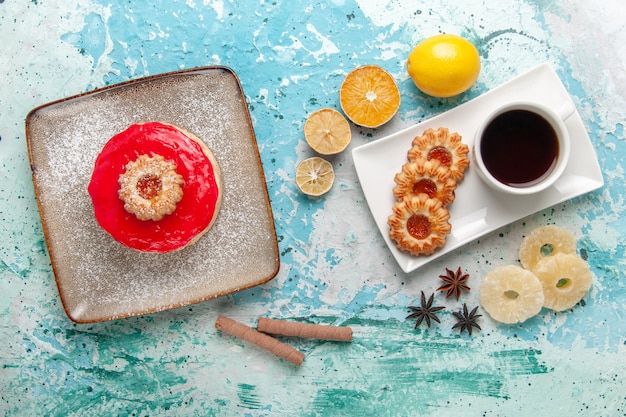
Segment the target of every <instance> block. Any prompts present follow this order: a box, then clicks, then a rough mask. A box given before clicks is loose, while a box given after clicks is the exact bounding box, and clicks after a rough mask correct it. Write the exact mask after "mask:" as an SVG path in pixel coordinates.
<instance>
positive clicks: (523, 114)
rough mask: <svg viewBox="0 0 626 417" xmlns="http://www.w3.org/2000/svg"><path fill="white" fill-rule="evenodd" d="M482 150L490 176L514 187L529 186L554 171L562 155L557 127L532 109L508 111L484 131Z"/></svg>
mask: <svg viewBox="0 0 626 417" xmlns="http://www.w3.org/2000/svg"><path fill="white" fill-rule="evenodd" d="M480 153H481V155H482V158H483V162H484V163H485V167H486V168H487V170H488V171H489V173H490V174H491V175H493V176H494V177H495V178H496V179H497V180H498V181H500V182H502V183H503V184H506V185H510V186H511V187H529V186H531V185H534V184H537V183H538V182H541V181H542V180H543V179H544V178H545V177H546V176H548V175H549V174H550V172H552V170H553V169H554V167H555V166H556V161H557V160H558V157H559V141H558V138H557V136H556V132H555V131H554V128H553V127H552V125H551V124H550V122H548V121H547V120H546V119H545V118H543V116H541V115H539V114H537V113H535V112H532V111H529V110H509V111H507V112H504V113H502V114H500V115H498V116H496V117H495V118H494V119H493V120H492V121H491V122H490V123H489V124H488V125H487V127H486V128H485V130H484V131H483V137H482V141H481V143H480Z"/></svg>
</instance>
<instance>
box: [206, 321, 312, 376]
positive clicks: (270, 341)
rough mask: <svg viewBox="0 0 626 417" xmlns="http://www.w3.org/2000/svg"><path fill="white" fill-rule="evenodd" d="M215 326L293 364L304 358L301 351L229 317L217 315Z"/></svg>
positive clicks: (300, 362)
mask: <svg viewBox="0 0 626 417" xmlns="http://www.w3.org/2000/svg"><path fill="white" fill-rule="evenodd" d="M215 327H216V328H217V329H218V330H221V331H222V332H224V333H228V334H230V335H232V336H235V337H238V338H240V339H243V340H245V341H247V342H250V343H253V344H255V345H257V346H259V347H261V348H263V349H265V350H268V351H270V352H271V353H273V354H274V355H276V356H278V357H279V358H283V359H285V360H286V361H288V362H291V363H293V364H294V365H298V366H300V365H301V364H302V361H303V360H304V354H303V353H302V352H300V351H298V350H296V349H294V348H292V347H291V346H289V345H286V344H284V343H281V342H279V341H278V340H276V339H274V338H273V337H271V336H268V335H266V334H264V333H261V332H258V331H256V330H254V329H252V328H251V327H248V326H246V325H245V324H242V323H239V322H237V321H235V320H233V319H229V318H228V317H224V316H218V318H217V320H216V321H215Z"/></svg>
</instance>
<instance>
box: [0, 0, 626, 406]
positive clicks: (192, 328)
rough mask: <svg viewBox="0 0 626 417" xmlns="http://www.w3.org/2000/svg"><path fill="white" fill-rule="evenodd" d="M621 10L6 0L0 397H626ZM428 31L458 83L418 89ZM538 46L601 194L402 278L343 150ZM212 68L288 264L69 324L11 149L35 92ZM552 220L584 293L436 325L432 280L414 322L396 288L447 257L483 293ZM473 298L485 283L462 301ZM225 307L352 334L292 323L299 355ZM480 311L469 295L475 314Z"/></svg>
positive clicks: (151, 402)
mask: <svg viewBox="0 0 626 417" xmlns="http://www.w3.org/2000/svg"><path fill="white" fill-rule="evenodd" d="M624 17H626V8H625V7H624V5H623V4H622V3H619V2H618V1H617V0H613V1H606V2H602V4H600V3H596V4H594V5H593V6H592V5H591V4H587V3H585V4H581V2H576V1H548V2H540V1H523V0H506V1H501V2H497V3H496V2H484V1H478V0H469V1H450V2H446V4H441V2H439V1H426V2H420V3H419V4H418V5H416V4H414V2H408V1H406V2H405V1H388V2H376V1H365V0H362V1H349V0H345V1H341V0H337V1H333V2H324V3H322V4H319V3H316V2H309V1H291V2H282V1H275V2H271V1H270V2H268V1H256V2H254V1H239V2H234V1H233V2H229V1H219V0H215V1H209V0H206V1H200V0H195V1H192V0H189V1H186V2H182V1H155V2H150V3H149V2H133V3H130V2H121V1H112V2H99V1H88V0H71V1H66V0H63V1H61V0H49V1H35V0H33V1H30V2H28V1H4V2H1V3H0V38H2V39H3V42H2V46H1V47H0V62H2V72H1V73H0V74H1V82H0V85H1V92H0V220H1V223H0V277H1V281H0V291H1V292H2V297H1V298H0V318H1V320H0V332H1V335H0V339H1V340H2V343H1V344H0V392H1V394H0V395H1V397H0V412H1V413H0V414H3V415H7V416H18V415H76V416H80V415H139V416H144V415H146V416H147V415H199V416H200V415H220V416H221V415H250V416H260V415H271V414H276V415H300V416H304V415H379V416H383V415H390V416H403V415H441V416H453V415H477V416H478V415H481V416H482V415H488V416H496V415H497V416H500V415H532V414H538V415H549V414H553V415H604V416H618V415H626V394H625V391H624V388H623V387H624V383H625V382H626V380H625V378H626V377H625V375H626V356H625V353H626V340H625V336H624V335H625V334H626V325H625V324H624V320H623V319H624V314H625V301H624V300H625V298H624V297H625V293H626V290H625V285H624V282H625V281H624V280H625V276H624V260H623V258H624V248H625V246H624V241H623V238H622V236H623V235H624V232H625V224H626V223H625V222H624V220H623V218H622V213H623V211H624V199H623V195H624V191H625V190H624V183H623V166H622V160H623V159H624V157H625V155H626V145H625V144H624V124H623V121H624V118H625V112H626V110H625V109H626V105H625V104H626V103H624V101H625V100H624V97H626V94H625V93H626V80H625V78H624V75H623V74H624V68H625V65H624V64H625V62H626V56H625V55H624V52H623V48H622V45H623V41H626V39H625V35H624V33H626V31H624V23H623V21H624ZM440 32H449V33H457V34H459V35H462V36H464V37H466V38H468V39H469V40H470V41H472V42H473V43H474V44H475V45H476V46H477V48H478V50H479V52H480V54H481V60H482V65H483V68H482V72H481V75H480V78H479V80H478V82H477V83H476V84H475V85H474V86H473V87H472V89H470V90H469V91H468V92H466V93H464V94H462V95H460V96H458V97H455V98H451V99H435V98H431V97H427V96H425V95H423V94H422V93H420V92H419V91H418V90H417V89H416V88H415V86H414V85H413V83H412V81H411V80H410V79H409V78H408V76H407V74H406V71H405V66H404V63H405V60H406V57H407V55H408V53H409V52H410V50H411V48H412V47H413V45H415V44H416V43H417V42H418V41H419V40H421V39H422V38H424V37H427V36H430V35H433V34H437V33H440ZM546 61H547V62H549V63H550V64H552V65H553V67H554V68H555V69H556V70H557V73H558V75H559V76H560V78H561V79H562V81H563V83H564V85H565V86H566V88H567V89H568V91H569V92H570V94H571V95H572V98H573V99H574V102H575V103H576V105H577V108H578V110H579V112H580V114H581V116H582V118H583V121H584V123H585V125H586V126H587V128H588V131H589V135H590V137H591V140H592V142H593V145H594V148H595V150H596V153H597V157H598V160H599V162H600V164H601V167H602V171H603V174H604V177H605V182H606V185H605V187H604V188H603V189H601V190H598V191H596V192H593V193H590V194H587V195H584V196H581V197H579V198H576V199H574V200H571V201H568V202H566V203H563V204H560V205H558V206H556V207H553V208H550V209H547V210H544V211H541V212H539V213H537V214H535V215H533V216H530V217H528V218H526V219H522V220H520V221H518V222H515V223H514V224H512V225H510V226H507V227H505V228H502V229H501V230H499V231H498V232H496V233H494V234H492V235H490V236H487V237H484V238H481V239H478V240H476V241H475V242H472V243H471V244H469V245H467V246H465V247H463V248H461V249H459V250H457V251H455V252H453V253H451V254H449V255H447V256H444V257H442V258H441V259H439V260H437V261H435V262H433V263H431V264H428V265H427V266H425V267H423V268H420V269H419V270H417V271H415V272H413V273H410V274H404V273H403V272H402V271H401V270H400V269H399V267H398V266H397V265H396V263H395V260H394V259H393V258H392V257H391V255H390V253H389V251H388V249H387V248H386V246H385V244H384V241H383V240H382V238H381V236H380V234H379V232H378V230H377V229H376V227H375V225H374V222H373V220H372V218H371V215H370V213H369V210H368V209H367V206H366V204H365V201H364V197H363V194H362V192H361V189H360V185H359V183H358V180H357V178H356V174H355V171H354V166H353V163H352V159H351V155H350V149H351V148H353V147H354V146H358V145H361V144H364V143H368V142H371V141H374V140H377V139H380V138H382V137H384V136H386V135H388V134H391V133H393V132H396V131H398V130H400V129H402V128H404V127H407V126H409V125H411V124H415V123H417V122H419V121H422V120H425V119H427V118H429V117H432V116H434V115H436V114H439V113H441V112H443V111H446V110H448V109H451V108H454V107H455V106H457V105H458V104H461V103H464V102H466V101H468V100H470V99H472V98H474V97H477V96H478V95H480V94H482V93H484V92H486V91H489V90H490V89H491V88H494V87H496V86H498V85H500V84H502V83H504V82H506V81H508V80H510V79H511V78H513V77H514V76H516V75H519V74H521V73H523V72H525V71H526V70H528V69H531V68H533V67H535V66H536V65H537V64H539V63H541V62H546ZM363 64H377V65H380V66H382V67H383V68H385V69H386V70H388V71H389V72H390V73H391V74H392V75H393V76H394V77H395V78H396V80H397V82H398V86H399V88H400V91H401V93H402V105H401V108H400V111H399V112H398V115H397V116H396V117H395V118H394V119H393V121H392V122H390V123H389V124H387V125H385V126H384V127H382V128H380V129H376V130H370V129H362V128H358V127H356V126H353V136H354V139H353V142H352V144H351V145H350V149H348V150H347V151H346V152H344V153H342V154H340V155H338V156H336V157H333V158H332V159H331V160H332V162H333V165H334V167H335V171H336V174H337V180H336V183H335V186H334V187H333V189H332V190H331V192H330V193H329V194H327V195H326V196H324V197H323V198H320V199H310V198H307V197H305V196H302V195H301V194H300V193H299V192H298V190H297V187H296V186H295V183H294V180H293V172H294V169H295V165H296V164H297V162H298V161H300V160H302V159H304V158H305V157H308V156H311V155H313V153H312V151H311V150H310V149H309V148H308V147H307V146H306V144H305V142H304V138H303V135H302V127H303V124H304V121H305V120H306V117H307V114H308V113H309V112H311V111H313V110H316V109H318V108H321V107H334V108H339V103H338V89H339V86H340V85H341V82H342V81H343V78H344V77H345V75H346V73H347V72H349V71H350V70H351V69H353V68H355V67H357V66H359V65H363ZM205 65H225V66H228V67H230V68H232V69H233V70H234V71H235V72H236V73H237V75H238V77H239V79H240V81H241V83H242V86H243V90H244V92H245V94H246V99H247V102H248V105H249V110H250V114H251V117H252V120H253V124H254V129H255V133H256V136H257V139H258V145H259V149H260V152H261V158H262V162H263V166H264V171H265V175H266V179H267V185H268V190H269V194H270V198H271V202H272V207H273V211H274V218H275V224H276V229H277V235H278V240H279V249H280V253H281V263H282V266H281V271H280V273H279V274H278V276H277V277H276V278H275V279H274V280H272V281H271V282H269V283H267V284H265V285H263V286H261V287H257V288H253V289H250V290H247V291H243V292H241V293H237V294H234V295H231V296H226V297H222V298H220V299H216V300H212V301H208V302H204V303H201V304H197V305H193V306H190V307H185V308H180V309H177V310H172V311H167V312H162V313H157V314H153V315H150V316H145V317H136V318H131V319H125V320H120V321H113V322H106V323H98V324H92V325H77V324H74V323H72V322H71V321H69V320H68V319H67V317H66V315H65V313H64V312H63V309H62V306H61V303H60V301H59V297H58V292H57V288H56V285H55V282H54V277H53V274H52V271H51V267H50V263H49V258H48V256H47V252H46V248H45V242H44V239H43V232H42V226H41V222H40V220H39V215H38V211H37V205H36V200H35V196H34V191H33V186H32V181H31V178H30V168H29V162H28V155H27V149H26V141H25V133H24V119H25V117H26V115H27V113H28V112H29V111H30V110H31V109H32V108H34V107H36V106H38V105H41V104H44V103H47V102H49V101H52V100H56V99H61V98H63V97H67V96H71V95H74V94H78V93H82V92H85V91H91V90H93V89H95V88H98V87H102V86H105V85H111V84H115V83H118V82H121V81H126V80H129V79H136V78H140V77H142V76H146V75H154V74H160V73H164V72H170V71H175V70H178V69H183V68H193V67H198V66H205ZM549 223H554V224H557V225H560V226H562V227H566V228H568V229H569V230H571V231H572V233H574V234H575V236H576V238H577V240H578V247H579V250H580V251H584V252H585V253H586V254H587V257H588V262H589V264H590V266H591V268H592V271H593V273H594V285H593V287H592V290H591V291H590V293H589V294H588V295H587V296H586V297H585V299H584V303H583V304H582V305H578V306H576V307H575V308H574V309H572V310H571V311H567V312H565V313H560V314H554V313H552V312H550V311H548V310H544V311H542V313H541V314H540V315H539V316H537V317H535V318H533V319H531V320H529V321H527V322H526V323H524V324H521V325H511V326H507V325H501V324H497V323H496V322H493V321H491V320H490V319H489V318H488V317H483V318H482V320H481V321H480V324H481V326H482V328H483V330H482V331H481V332H478V333H474V335H473V336H472V337H469V336H468V335H467V334H463V335H459V334H458V333H457V332H455V331H452V330H451V324H452V323H453V317H452V311H454V310H457V309H458V308H459V307H460V305H461V304H458V303H456V302H455V301H454V300H445V298H444V297H443V295H442V294H440V293H437V294H438V295H437V301H436V302H437V303H438V304H439V305H445V306H446V307H447V309H446V310H444V312H443V313H442V314H441V315H440V317H441V319H442V324H441V325H437V326H433V327H431V328H430V329H427V328H426V327H424V326H423V325H422V327H420V328H419V329H417V330H415V329H413V325H414V322H413V321H410V320H409V321H407V320H405V317H406V315H407V314H408V311H407V306H408V305H414V304H415V303H418V302H419V301H418V299H419V294H420V291H422V290H423V291H425V292H427V293H429V292H433V291H435V289H436V288H437V287H438V286H439V283H440V280H439V279H438V275H440V274H441V273H443V272H444V268H446V267H449V268H454V269H456V267H458V266H462V267H463V268H464V269H465V270H467V271H468V272H469V273H470V275H471V278H470V286H472V287H473V288H475V289H477V288H478V286H479V283H480V279H481V276H484V274H485V273H487V272H488V271H489V270H490V269H491V268H493V267H494V266H496V265H502V264H509V263H515V262H517V248H518V247H519V242H520V241H521V239H522V237H523V235H524V234H525V233H528V232H529V231H530V230H532V229H533V228H535V227H536V226H539V225H544V224H549ZM464 300H465V301H466V302H467V303H468V305H476V304H477V300H478V291H477V290H474V291H471V292H470V293H469V294H466V295H464ZM218 314H224V315H228V316H230V317H233V318H235V319H237V320H239V321H241V322H243V323H246V324H248V325H250V326H254V325H255V324H256V319H257V317H259V316H268V317H275V318H285V319H293V320H303V321H308V322H314V323H328V324H337V325H349V326H351V327H353V329H354V330H355V340H354V342H352V343H350V344H341V343H328V342H319V341H302V340H297V339H286V340H284V341H286V342H287V343H289V344H291V345H293V346H294V347H296V348H298V349H300V350H301V351H303V352H304V353H305V354H306V358H305V362H304V364H303V366H302V367H300V368H296V367H293V366H291V365H289V364H288V363H286V362H283V361H280V360H278V359H276V358H275V357H273V356H272V355H270V354H267V353H266V352H263V351H261V350H259V349H258V348H256V347H254V346H252V345H249V344H247V343H243V342H240V341H238V340H235V339H233V338H230V337H228V336H225V335H221V334H220V333H219V332H217V331H216V330H215V328H214V323H215V318H216V317H217V315H218ZM483 314H484V312H483Z"/></svg>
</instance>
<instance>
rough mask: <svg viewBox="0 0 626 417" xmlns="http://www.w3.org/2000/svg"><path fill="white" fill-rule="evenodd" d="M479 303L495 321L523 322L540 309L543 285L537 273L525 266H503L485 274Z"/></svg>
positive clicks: (542, 299)
mask: <svg viewBox="0 0 626 417" xmlns="http://www.w3.org/2000/svg"><path fill="white" fill-rule="evenodd" d="M480 304H481V305H482V306H483V308H484V309H485V311H486V312H487V313H488V314H489V315H490V316H491V317H492V318H493V319H494V320H497V321H499V322H502V323H507V324H512V323H521V322H524V321H526V320H528V319H529V318H531V317H533V316H535V315H536V314H538V313H539V312H540V311H541V308H542V307H543V304H544V294H543V286H542V285H541V282H540V281H539V278H537V276H535V274H533V273H532V272H530V271H528V270H526V269H524V268H522V267H519V266H516V265H504V266H500V267H497V268H495V269H493V270H491V271H490V272H489V273H488V274H487V275H486V276H485V279H484V280H483V283H482V285H481V287H480Z"/></svg>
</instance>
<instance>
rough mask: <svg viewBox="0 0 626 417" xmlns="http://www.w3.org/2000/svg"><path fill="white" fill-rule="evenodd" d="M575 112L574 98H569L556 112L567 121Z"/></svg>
mask: <svg viewBox="0 0 626 417" xmlns="http://www.w3.org/2000/svg"><path fill="white" fill-rule="evenodd" d="M574 112H576V107H574V103H573V102H572V100H567V101H565V103H563V105H562V106H561V107H560V108H559V110H558V111H557V112H556V114H557V115H558V116H559V117H560V118H561V120H562V121H566V120H567V119H569V118H570V117H571V116H572V114H574Z"/></svg>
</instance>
